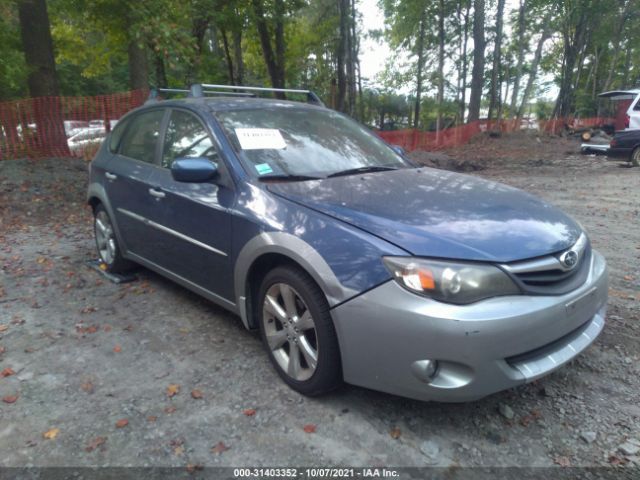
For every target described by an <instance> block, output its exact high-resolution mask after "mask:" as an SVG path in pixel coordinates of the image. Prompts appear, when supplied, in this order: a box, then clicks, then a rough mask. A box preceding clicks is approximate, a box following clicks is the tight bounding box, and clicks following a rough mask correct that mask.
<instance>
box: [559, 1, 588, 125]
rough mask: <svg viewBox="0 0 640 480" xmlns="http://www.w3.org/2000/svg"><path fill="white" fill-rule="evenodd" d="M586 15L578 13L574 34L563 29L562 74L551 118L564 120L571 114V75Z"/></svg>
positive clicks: (583, 34)
mask: <svg viewBox="0 0 640 480" xmlns="http://www.w3.org/2000/svg"><path fill="white" fill-rule="evenodd" d="M587 21H588V20H587V15H586V12H585V11H581V12H580V16H579V18H578V21H577V22H576V25H575V26H574V33H573V35H570V33H569V29H568V28H565V29H564V31H563V36H564V55H563V66H562V74H561V78H560V91H559V92H558V98H557V100H556V106H555V108H554V110H553V118H566V117H568V116H569V115H570V114H571V113H573V106H574V103H575V90H574V86H573V73H574V68H575V64H576V59H577V57H578V52H579V51H580V50H581V49H582V46H583V44H584V39H585V34H586V30H587V29H586V25H585V23H587Z"/></svg>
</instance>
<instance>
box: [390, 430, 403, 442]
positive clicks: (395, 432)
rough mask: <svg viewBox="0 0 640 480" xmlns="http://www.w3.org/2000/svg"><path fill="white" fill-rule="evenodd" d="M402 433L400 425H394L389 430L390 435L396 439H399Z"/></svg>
mask: <svg viewBox="0 0 640 480" xmlns="http://www.w3.org/2000/svg"><path fill="white" fill-rule="evenodd" d="M401 433H402V431H401V430H400V429H399V428H398V427H393V428H392V429H391V431H390V432H389V435H391V438H393V439H394V440H397V439H399V438H400V434H401Z"/></svg>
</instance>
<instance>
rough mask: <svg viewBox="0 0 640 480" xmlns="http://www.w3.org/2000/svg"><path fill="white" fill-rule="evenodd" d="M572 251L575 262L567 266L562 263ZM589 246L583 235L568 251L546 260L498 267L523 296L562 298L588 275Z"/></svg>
mask: <svg viewBox="0 0 640 480" xmlns="http://www.w3.org/2000/svg"><path fill="white" fill-rule="evenodd" d="M570 252H573V253H575V254H576V256H577V261H576V263H575V265H574V266H573V267H568V266H567V265H566V264H565V263H564V260H565V259H566V257H567V254H569V253H570ZM590 264H591V245H590V244H589V241H588V239H587V237H586V236H585V235H584V234H583V235H582V236H581V237H580V238H579V239H578V241H577V242H576V243H575V244H574V245H573V246H572V247H571V248H569V249H567V250H565V251H563V252H560V253H557V254H555V255H548V256H546V257H541V258H536V259H533V260H526V261H523V262H515V263H511V264H505V265H502V268H503V269H504V270H505V271H506V272H507V273H509V274H510V275H511V278H513V280H514V281H515V282H516V283H517V284H518V285H519V286H520V288H521V289H522V290H523V292H525V293H529V294H536V295H562V294H564V293H567V292H570V291H572V290H574V289H576V288H578V287H579V286H580V285H582V284H583V283H584V282H585V281H586V279H587V276H588V274H589V266H590Z"/></svg>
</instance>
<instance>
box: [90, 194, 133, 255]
mask: <svg viewBox="0 0 640 480" xmlns="http://www.w3.org/2000/svg"><path fill="white" fill-rule="evenodd" d="M87 204H88V205H89V206H91V208H92V209H93V211H95V209H96V207H97V206H98V205H102V206H103V207H104V208H105V210H106V211H107V213H108V214H109V218H110V219H111V225H113V229H114V230H115V232H116V238H117V240H118V244H119V245H121V246H122V247H126V245H125V243H124V242H123V239H122V235H120V228H118V222H117V221H116V216H115V212H114V211H113V209H112V208H111V203H110V202H109V198H108V197H107V193H106V192H105V190H104V187H103V186H102V185H100V184H97V183H93V184H91V185H90V186H89V191H88V192H87ZM123 254H125V255H126V248H123Z"/></svg>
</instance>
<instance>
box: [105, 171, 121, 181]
mask: <svg viewBox="0 0 640 480" xmlns="http://www.w3.org/2000/svg"><path fill="white" fill-rule="evenodd" d="M104 176H105V177H107V179H108V180H115V179H116V178H118V176H117V175H115V174H113V173H110V172H106V173H105V174H104Z"/></svg>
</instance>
